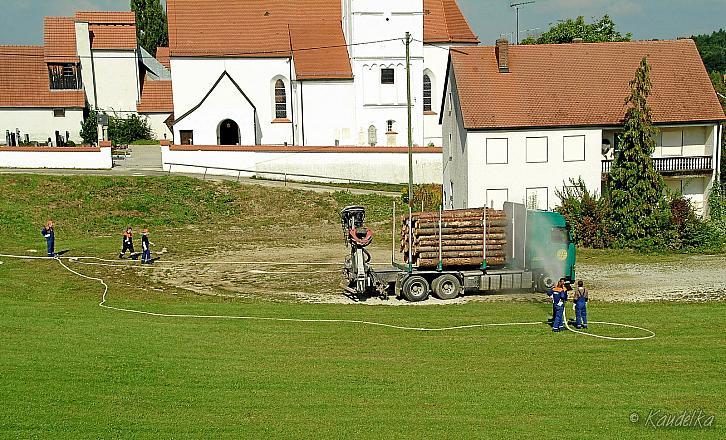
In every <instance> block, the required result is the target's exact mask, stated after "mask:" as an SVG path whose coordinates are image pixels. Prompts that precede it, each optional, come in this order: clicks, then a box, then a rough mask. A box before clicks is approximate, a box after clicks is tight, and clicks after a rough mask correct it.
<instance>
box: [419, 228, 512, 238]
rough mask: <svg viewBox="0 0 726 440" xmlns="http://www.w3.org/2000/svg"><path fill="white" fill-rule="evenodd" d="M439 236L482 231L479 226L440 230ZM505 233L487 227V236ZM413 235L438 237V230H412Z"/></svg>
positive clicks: (500, 229) (503, 230)
mask: <svg viewBox="0 0 726 440" xmlns="http://www.w3.org/2000/svg"><path fill="white" fill-rule="evenodd" d="M440 232H441V235H461V234H481V233H482V232H483V229H482V227H481V226H479V227H478V228H476V227H474V228H442V229H441V231H440ZM505 232H506V231H505V229H504V228H496V227H488V228H487V235H489V234H504V233H505ZM413 233H414V235H415V236H416V235H417V236H419V237H423V236H426V235H436V236H438V235H439V228H425V229H424V228H414V229H413Z"/></svg>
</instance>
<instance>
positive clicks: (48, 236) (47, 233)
mask: <svg viewBox="0 0 726 440" xmlns="http://www.w3.org/2000/svg"><path fill="white" fill-rule="evenodd" d="M40 233H41V234H43V237H45V244H46V246H47V247H48V256H49V257H55V232H53V228H43V230H42V231H40Z"/></svg>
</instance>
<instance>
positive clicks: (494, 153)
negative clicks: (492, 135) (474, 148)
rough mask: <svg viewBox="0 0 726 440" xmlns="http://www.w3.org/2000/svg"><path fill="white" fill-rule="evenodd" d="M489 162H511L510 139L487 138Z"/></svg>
mask: <svg viewBox="0 0 726 440" xmlns="http://www.w3.org/2000/svg"><path fill="white" fill-rule="evenodd" d="M486 148H487V149H486V158H487V164H506V163H509V139H506V138H503V139H487V146H486Z"/></svg>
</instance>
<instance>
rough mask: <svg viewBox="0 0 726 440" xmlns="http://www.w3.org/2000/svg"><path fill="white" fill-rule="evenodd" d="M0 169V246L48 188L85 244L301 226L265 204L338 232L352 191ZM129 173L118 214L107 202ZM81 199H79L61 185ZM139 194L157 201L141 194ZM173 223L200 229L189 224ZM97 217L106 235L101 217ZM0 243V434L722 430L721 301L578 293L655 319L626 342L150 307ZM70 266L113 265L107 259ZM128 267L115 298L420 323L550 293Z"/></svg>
mask: <svg viewBox="0 0 726 440" xmlns="http://www.w3.org/2000/svg"><path fill="white" fill-rule="evenodd" d="M0 187H2V188H3V189H4V191H3V193H4V196H5V197H3V199H2V201H0V228H2V234H0V250H2V251H6V250H11V251H22V250H23V249H25V248H27V247H30V246H33V247H35V248H39V246H38V243H37V241H38V238H40V236H39V232H38V231H36V229H38V230H39V228H40V226H38V225H37V223H39V222H40V223H42V221H43V219H44V217H45V216H46V215H47V214H46V213H47V210H46V209H45V208H44V206H46V205H54V208H53V210H52V211H53V213H54V217H55V218H56V219H58V221H59V224H60V225H62V226H59V231H63V237H64V239H65V240H66V242H67V243H69V244H70V245H71V247H74V248H77V249H78V250H79V251H78V253H84V252H81V251H82V250H83V251H87V252H85V253H98V251H99V249H101V250H107V251H108V252H113V250H115V248H116V245H117V243H116V241H117V240H116V239H115V238H116V237H115V235H116V232H117V230H118V229H121V228H123V226H124V225H125V224H127V223H132V224H135V225H141V224H142V218H143V219H144V220H143V223H145V224H149V225H152V226H153V227H154V230H156V231H158V232H157V233H158V234H159V235H163V236H165V237H168V239H169V240H173V239H176V240H179V241H182V242H186V241H189V243H190V246H195V245H196V243H200V244H202V245H204V244H205V242H206V241H205V239H203V238H202V237H198V235H202V236H206V238H207V240H208V239H209V237H210V236H212V237H215V238H217V239H222V240H231V238H229V237H227V234H225V233H221V234H219V231H220V230H221V231H226V230H227V229H226V228H228V226H229V225H235V224H239V225H241V226H242V228H243V229H244V230H245V231H249V232H253V231H257V232H258V234H257V235H256V236H255V237H257V238H256V239H259V240H263V239H264V240H267V241H272V242H274V243H277V242H283V241H286V240H293V241H294V240H298V242H299V244H300V245H304V242H305V240H306V239H305V238H301V237H300V233H301V229H300V228H299V227H298V226H293V227H292V228H291V229H292V230H291V231H287V228H277V227H276V223H277V219H280V218H282V219H283V220H282V221H283V222H284V223H287V224H290V225H294V224H295V223H296V222H298V221H299V222H302V223H303V226H304V228H308V229H311V228H312V229H314V228H320V230H321V231H322V232H320V233H315V232H310V233H309V236H311V237H320V238H321V239H324V240H331V241H337V240H339V236H337V235H335V236H329V235H330V234H329V231H332V230H334V228H335V222H336V221H337V219H336V212H335V211H336V210H337V209H338V208H340V206H342V205H345V204H347V203H353V202H361V201H360V200H353V199H352V198H351V196H349V195H345V194H337V195H310V194H303V193H296V192H281V191H276V192H272V191H270V190H267V189H264V188H255V187H237V186H236V185H223V186H216V185H214V184H209V183H202V182H198V181H195V180H189V179H132V178H124V179H107V178H78V177H69V178H46V177H42V178H38V177H31V176H22V177H2V176H0ZM7 188H12V189H11V190H6V189H7ZM124 188H126V189H127V190H126V193H127V194H129V197H130V199H127V201H126V202H123V203H126V204H127V205H126V206H127V207H128V208H130V209H131V214H127V213H126V211H125V210H124V209H118V208H116V204H117V203H122V202H121V201H120V197H119V196H118V194H119V193H121V192H122V191H123V190H124ZM86 192H88V193H90V194H91V196H85V195H84V194H85V193H86ZM255 198H259V199H261V200H264V207H260V206H258V205H259V204H258V203H255V202H254V199H255ZM77 199H80V200H82V201H83V202H82V203H74V202H73V201H74V200H77ZM149 200H154V201H155V205H152V206H156V207H154V208H152V209H149V211H145V210H146V209H147V208H146V206H149V205H148V204H147V203H146V201H149ZM362 202H363V203H366V204H367V205H368V206H373V207H374V209H373V210H371V217H372V219H373V220H374V221H377V222H381V225H384V222H385V220H386V218H387V217H386V216H387V206H388V200H387V199H382V198H367V199H366V200H363V201H362ZM251 213H254V215H251ZM297 216H299V217H297ZM186 219H190V220H189V221H188V222H187V220H186ZM326 222H328V225H327V226H320V225H326ZM187 223H193V224H195V225H198V226H200V227H202V228H204V230H203V232H202V233H201V234H200V233H198V232H197V233H195V232H194V231H192V230H187V229H185V226H186V224H187ZM270 225H272V226H270ZM304 228H303V229H304ZM108 229H111V230H112V231H111V232H110V233H113V240H110V239H109V238H107V237H101V236H100V235H103V234H106V233H109V232H108ZM246 237H247V236H246ZM109 241H112V243H111V244H107V242H109ZM0 260H2V261H3V262H4V264H2V265H0V278H1V279H2V283H0V310H2V319H0V341H2V343H0V372H1V373H0V374H2V380H1V381H0V401H2V402H3V407H4V408H3V417H2V418H0V437H2V438H14V437H19V438H27V437H34V436H37V437H44V438H62V437H72V438H97V437H106V438H108V437H134V438H169V437H172V436H173V437H176V438H201V437H212V436H215V437H227V438H240V437H270V436H276V437H287V438H290V437H328V438H338V437H368V438H381V437H388V438H402V437H408V438H440V437H447V438H466V437H477V438H491V437H502V438H542V437H543V436H549V433H557V435H558V436H564V437H570V438H595V437H609V438H616V437H617V438H648V437H652V438H684V437H685V438H689V437H693V438H695V437H705V438H724V434H725V433H724V428H723V423H722V420H723V417H724V416H726V403H725V401H724V399H723V395H724V393H726V383H724V381H723V374H724V370H723V368H724V367H723V365H724V361H726V356H725V353H724V343H723V342H724V340H723V327H724V325H725V324H726V304H723V303H715V304H702V305H695V304H645V305H616V304H602V303H601V304H593V305H592V306H591V310H590V315H591V319H594V320H611V321H617V322H628V323H635V324H638V325H642V326H645V327H648V328H651V329H653V330H655V331H656V332H657V333H658V337H657V338H656V339H654V340H650V341H642V342H632V343H614V342H607V341H600V340H594V339H586V338H584V337H581V336H577V335H574V334H568V333H565V334H559V335H555V334H552V333H551V332H549V331H548V329H547V327H545V326H535V327H506V328H492V329H487V330H481V329H477V330H465V331H459V332H452V333H427V334H423V333H405V332H400V331H395V330H387V329H382V328H372V327H361V326H357V325H333V324H313V325H310V324H294V323H277V322H260V321H222V320H184V319H165V318H149V317H140V316H137V315H127V314H123V313H119V312H111V311H107V310H103V309H100V308H98V307H97V305H96V304H97V302H98V301H97V299H98V294H99V293H100V291H99V287H100V286H99V285H98V284H96V283H93V282H90V281H85V280H81V279H79V278H75V277H73V276H72V275H70V274H68V273H67V272H65V271H64V270H63V269H62V268H60V266H58V265H57V263H54V262H50V261H42V262H19V261H11V260H7V259H0ZM81 270H83V271H84V272H85V273H89V274H97V275H101V276H104V277H107V276H109V275H110V273H109V272H106V270H107V269H106V268H103V267H95V268H82V269H81ZM143 281H144V279H143V278H136V276H135V275H133V274H127V275H124V276H120V277H117V278H114V279H113V280H111V282H110V287H111V303H112V304H113V305H117V306H125V307H134V308H138V309H143V310H149V311H160V312H166V313H169V312H174V313H176V312H178V313H195V314H214V315H253V316H281V317H305V318H330V317H336V318H347V319H367V320H376V321H382V322H388V323H396V324H409V325H416V326H419V325H427V326H439V325H441V326H444V325H458V324H465V323H477V322H509V321H532V320H535V321H536V320H541V319H543V318H544V317H545V316H546V315H547V313H548V307H547V306H546V305H543V304H536V303H516V304H514V303H512V304H499V303H497V304H485V303H475V304H467V305H460V306H446V307H440V306H433V307H362V306H361V307H357V306H335V305H306V304H294V303H269V302H260V301H254V300H224V299H219V298H209V297H199V296H194V295H189V294H184V293H181V292H180V294H179V295H169V292H168V290H167V291H166V292H155V291H151V290H148V291H142V290H139V289H138V285H139V284H140V283H142V282H143ZM598 331H599V332H601V333H607V334H611V335H623V334H625V333H624V332H623V331H621V330H617V329H609V328H602V327H601V328H599V329H598ZM555 376H557V377H559V379H558V380H557V381H555V380H554V377H555ZM553 396H556V397H555V398H554V399H553ZM651 408H655V409H663V410H664V411H671V412H676V411H681V410H684V409H697V408H703V409H704V410H706V411H708V412H710V413H713V414H716V417H717V424H716V427H715V428H712V429H710V430H706V431H703V432H702V431H693V430H682V429H681V430H668V431H657V432H654V431H652V430H648V429H646V428H644V427H643V426H642V424H640V425H633V424H631V423H630V422H629V421H628V415H629V414H630V413H631V412H632V411H639V412H640V413H641V415H643V414H645V413H647V411H648V410H650V409H651ZM719 422H720V423H719Z"/></svg>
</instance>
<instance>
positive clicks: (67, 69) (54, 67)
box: [48, 64, 82, 90]
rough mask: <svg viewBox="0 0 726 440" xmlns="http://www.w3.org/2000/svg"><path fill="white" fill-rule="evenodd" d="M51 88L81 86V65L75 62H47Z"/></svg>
mask: <svg viewBox="0 0 726 440" xmlns="http://www.w3.org/2000/svg"><path fill="white" fill-rule="evenodd" d="M48 78H49V80H50V88H51V90H78V89H80V88H81V84H82V82H81V67H80V66H79V65H77V64H48Z"/></svg>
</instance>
